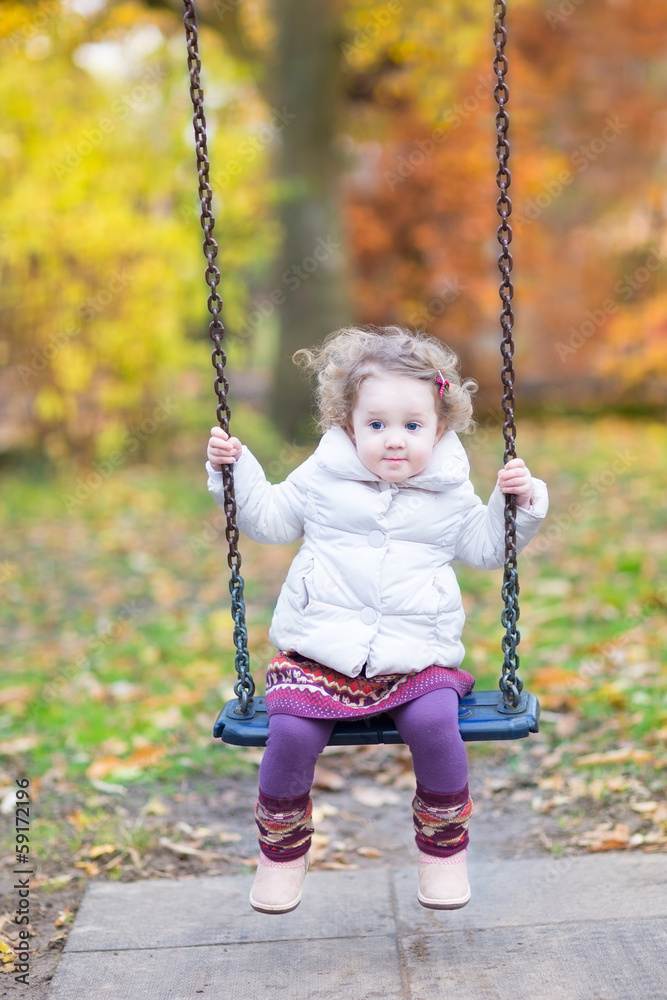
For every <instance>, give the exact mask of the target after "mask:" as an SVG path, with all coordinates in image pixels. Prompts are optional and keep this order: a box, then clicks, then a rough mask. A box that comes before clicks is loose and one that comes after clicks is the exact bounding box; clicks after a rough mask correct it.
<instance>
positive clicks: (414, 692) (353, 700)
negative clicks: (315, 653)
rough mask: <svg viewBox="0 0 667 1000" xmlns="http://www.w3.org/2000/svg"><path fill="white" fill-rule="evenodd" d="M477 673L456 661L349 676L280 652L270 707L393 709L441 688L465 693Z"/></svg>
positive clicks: (317, 712)
mask: <svg viewBox="0 0 667 1000" xmlns="http://www.w3.org/2000/svg"><path fill="white" fill-rule="evenodd" d="M474 686H475V680H474V678H473V677H472V676H471V675H470V674H469V673H467V672H466V671H465V670H459V669H458V668H456V667H438V666H435V665H433V666H430V667H426V668H425V669H424V670H422V671H420V672H419V673H418V674H385V675H384V676H382V677H366V674H365V672H364V671H363V670H362V672H361V673H360V674H359V676H358V677H347V676H345V674H340V673H338V671H337V670H332V669H331V668H330V667H325V666H323V665H322V664H321V663H317V662H316V661H315V660H308V659H306V658H305V657H303V656H299V655H298V654H297V653H291V652H290V653H289V654H288V653H282V652H281V653H277V654H276V656H274V657H273V659H272V660H271V662H270V663H269V666H268V668H267V673H266V710H267V713H268V714H269V716H271V715H278V714H283V715H298V716H300V717H301V718H306V719H349V718H352V717H355V718H356V717H357V716H362V717H364V716H369V715H379V714H380V713H381V712H391V710H392V709H394V708H397V707H398V706H399V705H405V703H406V702H408V701H414V699H415V698H421V696H422V695H424V694H428V693H429V692H430V691H436V690H438V689H439V688H453V690H454V691H456V693H457V694H458V696H459V697H460V698H462V697H463V696H464V695H466V694H469V693H470V692H471V691H472V689H473V687H474Z"/></svg>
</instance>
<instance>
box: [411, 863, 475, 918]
mask: <svg viewBox="0 0 667 1000" xmlns="http://www.w3.org/2000/svg"><path fill="white" fill-rule="evenodd" d="M417 899H418V900H419V902H420V903H421V904H422V906H426V907H427V908H428V909H430V910H458V909H460V907H462V906H465V905H466V903H467V902H468V900H469V899H470V885H469V883H468V868H467V865H466V852H465V850H463V851H459V853H458V854H452V856H451V857H449V858H436V857H434V856H433V855H431V854H424V853H423V852H422V851H420V852H419V892H418V893H417Z"/></svg>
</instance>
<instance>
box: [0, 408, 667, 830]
mask: <svg viewBox="0 0 667 1000" xmlns="http://www.w3.org/2000/svg"><path fill="white" fill-rule="evenodd" d="M262 433H263V429H262V426H261V421H259V420H257V419H256V420H255V426H254V427H253V435H254V436H255V437H256V438H257V439H258V441H259V444H260V450H261V436H262ZM274 449H275V442H271V445H270V447H269V446H265V448H264V452H265V457H266V454H267V453H269V454H271V453H273V454H275V450H274ZM469 451H470V455H471V462H472V466H473V481H474V482H475V484H476V486H477V489H478V492H479V493H480V494H481V495H482V496H485V495H488V492H489V491H490V489H491V487H492V485H493V482H494V479H495V470H496V469H497V467H498V465H499V461H500V452H501V445H500V444H499V442H498V441H497V440H486V441H483V440H482V439H480V441H479V442H476V441H475V439H474V438H473V439H472V440H471V441H470V442H469ZM518 451H519V454H520V455H521V456H522V457H524V458H525V459H526V461H527V463H528V464H529V466H530V468H531V470H532V471H533V473H534V474H535V475H539V476H541V477H542V478H544V479H545V480H546V481H547V482H548V484H549V489H550V494H551V513H550V515H549V520H548V522H547V524H546V525H545V526H544V527H543V529H542V531H541V533H540V535H539V536H538V539H537V540H536V544H535V545H534V546H533V548H532V550H529V551H528V552H527V553H526V554H525V556H524V557H522V560H521V563H520V572H521V606H522V611H521V621H520V626H521V631H522V641H521V646H520V652H521V657H522V672H523V675H524V678H525V680H526V682H527V684H528V685H529V686H530V687H531V689H532V690H534V691H535V692H536V693H537V694H538V696H539V697H540V700H541V702H542V705H543V708H544V709H546V718H547V729H548V730H549V727H551V729H550V730H549V731H552V730H553V727H554V726H555V725H557V723H558V722H559V720H562V719H565V718H567V719H568V720H569V728H568V730H567V732H568V738H570V739H574V740H578V741H579V742H578V744H577V746H578V747H579V749H580V750H581V746H582V742H581V741H582V740H584V741H586V746H587V747H588V749H589V750H590V751H591V752H592V751H593V750H600V749H604V748H610V747H619V746H625V745H627V746H629V747H630V746H640V745H650V746H651V748H652V753H654V755H655V761H656V766H659V763H660V762H664V760H665V744H666V734H667V665H666V662H665V647H666V646H667V642H666V639H667V614H666V612H667V532H665V525H664V491H665V483H667V428H665V426H664V425H662V424H660V423H658V422H646V421H642V422H634V421H632V420H630V419H625V418H619V417H611V416H610V417H601V418H598V419H591V420H580V419H576V418H560V419H559V418H555V417H554V418H548V419H547V418H544V419H541V420H529V421H523V422H522V425H521V426H520V430H519V440H518ZM296 457H298V456H294V455H292V454H291V452H290V450H289V449H285V450H284V452H283V453H282V457H281V459H280V461H281V462H282V463H283V464H284V465H285V466H286V467H287V466H288V465H289V463H290V461H295V460H296ZM75 487H76V481H73V480H72V478H69V479H68V478H64V477H60V478H57V477H56V478H51V479H46V478H43V477H42V476H38V475H36V474H35V473H34V472H32V473H31V472H30V471H28V470H23V471H21V472H15V473H11V472H9V471H4V472H3V474H2V512H1V514H0V516H1V519H2V521H1V531H2V537H3V548H4V552H3V554H2V558H1V560H0V587H1V596H2V609H3V610H2V634H3V638H4V646H5V650H6V652H5V659H4V663H3V670H2V679H1V680H0V752H2V753H3V755H4V758H5V761H6V763H5V764H4V765H3V767H2V770H1V771H0V786H4V787H9V786H10V785H11V783H12V781H13V779H14V778H15V777H17V776H19V775H23V774H27V775H29V776H30V777H31V778H32V779H33V780H34V779H40V778H41V779H44V777H45V776H50V777H51V778H53V776H54V775H56V776H58V775H62V776H63V777H64V778H66V779H67V780H70V781H77V782H84V783H85V782H92V783H93V784H95V783H97V784H98V785H99V784H100V783H101V785H102V787H105V785H109V784H111V785H113V784H114V783H116V784H121V785H125V784H136V783H150V782H155V781H158V782H161V783H164V784H165V786H166V787H168V786H169V785H172V786H174V787H175V786H176V785H177V784H178V782H179V781H181V780H182V779H183V777H184V776H186V775H190V776H194V775H196V774H198V773H200V772H201V771H202V770H208V771H211V770H213V771H215V772H217V773H222V772H224V771H225V770H227V769H230V768H235V767H240V766H242V759H241V758H240V757H239V755H237V754H235V753H234V752H233V751H225V752H224V753H223V752H222V751H221V750H220V749H219V748H218V747H216V746H215V745H213V744H212V740H211V736H210V731H211V726H212V722H213V719H214V717H215V714H216V712H217V710H218V707H219V705H220V704H221V703H222V701H223V700H225V699H226V698H228V697H231V696H232V685H233V682H234V679H235V676H234V668H233V648H232V644H231V620H230V616H229V610H228V589H227V563H226V553H225V550H224V546H225V541H224V532H223V531H221V529H220V519H219V516H218V510H217V508H216V507H215V505H214V504H213V502H212V501H211V500H210V498H209V496H208V494H207V493H206V489H205V482H204V479H203V469H202V463H201V461H199V460H197V461H196V462H193V461H183V462H180V463H179V464H173V463H172V464H171V465H170V466H169V467H167V468H165V467H163V466H160V467H158V466H155V467H151V466H147V465H141V466H134V467H123V468H121V469H118V470H117V471H115V472H114V473H113V474H112V475H110V476H109V477H108V478H107V479H105V480H103V481H102V482H101V483H100V484H99V485H97V486H95V487H94V488H91V489H90V490H89V494H88V495H87V496H86V498H85V499H84V500H82V501H81V502H80V503H77V504H76V505H72V502H71V501H68V500H67V497H71V496H72V495H73V491H74V488H75ZM67 506H69V507H70V508H72V509H70V510H67V509H66V508H67ZM293 551H294V550H293V549H283V548H274V547H267V546H258V545H255V544H252V543H250V542H247V541H245V540H244V541H243V544H242V552H243V556H244V565H243V573H244V576H245V579H246V598H247V604H248V622H249V629H250V645H251V651H252V653H253V669H254V671H255V672H256V674H257V680H258V681H259V685H258V686H259V687H260V689H261V673H262V664H263V662H265V661H266V659H267V657H268V655H269V654H270V647H269V646H268V643H267V626H268V622H269V620H270V615H271V610H272V605H273V603H274V601H275V598H276V595H277V592H278V590H279V587H280V584H281V582H282V579H283V578H284V574H285V572H286V569H287V566H288V564H289V560H290V557H291V553H292V552H293ZM459 575H460V581H461V585H462V589H463V592H464V595H465V602H466V607H467V613H468V623H467V628H466V634H465V636H464V640H465V642H466V645H467V649H468V657H467V660H466V664H465V665H466V666H467V668H468V669H470V670H471V671H472V672H473V673H474V674H475V675H476V676H477V677H478V686H479V687H486V686H495V685H496V683H497V675H498V672H499V669H500V660H501V655H500V652H499V650H500V638H501V628H500V625H499V613H500V598H499V588H500V574H498V573H487V574H484V573H480V572H476V571H472V570H468V569H466V568H465V567H463V568H461V570H460V574H459ZM630 765H632V761H630ZM54 836H55V833H54Z"/></svg>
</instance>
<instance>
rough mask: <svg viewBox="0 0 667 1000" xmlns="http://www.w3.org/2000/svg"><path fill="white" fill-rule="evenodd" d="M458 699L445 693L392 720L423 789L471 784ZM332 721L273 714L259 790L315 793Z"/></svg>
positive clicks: (418, 701)
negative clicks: (315, 779) (316, 774)
mask: <svg viewBox="0 0 667 1000" xmlns="http://www.w3.org/2000/svg"><path fill="white" fill-rule="evenodd" d="M458 710H459V698H458V695H457V693H456V691H453V690H452V689H451V688H441V689H439V690H437V691H431V692H429V694H425V695H422V697H421V698H415V700H414V701H410V702H408V703H407V704H406V705H400V706H399V707H398V708H395V709H394V710H393V711H392V713H391V715H392V718H393V720H394V722H395V724H396V728H397V729H398V732H399V734H400V736H401V739H402V740H403V741H404V742H405V743H406V744H407V745H408V746H409V747H410V751H411V753H412V761H413V764H414V769H415V776H416V778H417V781H418V782H419V784H420V785H421V786H422V787H423V788H425V789H428V790H429V791H431V792H437V793H439V794H445V793H452V792H458V791H460V790H461V789H462V788H463V787H464V786H465V785H466V783H467V781H468V758H467V756H466V751H465V746H464V744H463V740H462V739H461V735H460V733H459V726H458ZM334 725H335V722H334V720H333V719H302V718H300V717H298V716H295V715H272V716H271V717H270V719H269V737H268V741H267V744H266V753H265V754H264V757H263V759H262V764H261V766H260V769H259V787H260V788H261V790H262V792H264V794H265V795H269V796H271V797H273V798H276V799H292V798H297V797H299V796H301V795H305V794H306V793H307V792H310V788H311V785H312V783H313V776H314V772H315V764H316V763H317V758H318V757H319V755H320V754H321V753H322V750H323V749H324V747H325V746H326V745H327V743H328V741H329V737H330V735H331V731H332V729H333V727H334Z"/></svg>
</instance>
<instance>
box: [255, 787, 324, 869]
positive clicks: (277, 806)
mask: <svg viewBox="0 0 667 1000" xmlns="http://www.w3.org/2000/svg"><path fill="white" fill-rule="evenodd" d="M312 816H313V804H312V802H311V799H310V794H309V793H308V792H306V793H305V794H304V795H299V796H297V798H293V799H274V798H273V797H272V796H270V795H265V794H264V792H263V791H262V790H261V788H260V790H259V798H258V800H257V805H256V806H255V822H256V824H257V829H258V831H259V847H260V850H261V852H262V854H263V855H264V856H265V857H267V858H271V859H272V860H273V861H278V862H281V861H294V860H295V859H296V858H301V857H303V855H304V854H307V853H308V850H309V848H310V839H311V836H312V833H313V818H312Z"/></svg>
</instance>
